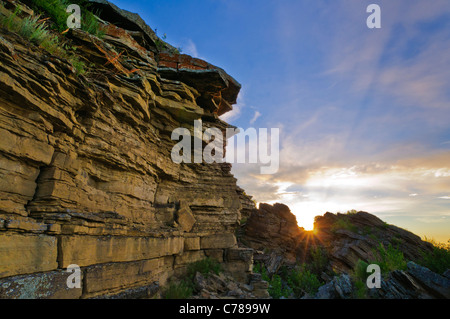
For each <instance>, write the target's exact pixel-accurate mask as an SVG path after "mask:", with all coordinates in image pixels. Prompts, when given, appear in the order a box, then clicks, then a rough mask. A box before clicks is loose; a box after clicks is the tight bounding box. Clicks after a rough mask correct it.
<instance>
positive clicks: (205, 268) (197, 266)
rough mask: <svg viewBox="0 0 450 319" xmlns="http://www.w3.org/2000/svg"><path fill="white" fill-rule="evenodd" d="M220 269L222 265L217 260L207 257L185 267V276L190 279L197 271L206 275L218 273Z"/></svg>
mask: <svg viewBox="0 0 450 319" xmlns="http://www.w3.org/2000/svg"><path fill="white" fill-rule="evenodd" d="M222 271H223V269H222V265H221V264H220V263H219V262H218V261H217V260H215V259H212V258H209V257H207V258H205V259H202V260H199V261H196V262H194V263H192V264H189V265H188V267H187V277H188V278H190V279H191V280H192V279H193V278H194V276H195V274H196V273H197V272H199V273H201V274H202V275H206V276H208V275H210V274H216V275H218V274H220V273H221V272H222Z"/></svg>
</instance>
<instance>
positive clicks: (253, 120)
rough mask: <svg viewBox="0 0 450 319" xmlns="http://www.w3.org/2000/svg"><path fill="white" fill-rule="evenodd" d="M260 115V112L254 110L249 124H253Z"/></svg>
mask: <svg viewBox="0 0 450 319" xmlns="http://www.w3.org/2000/svg"><path fill="white" fill-rule="evenodd" d="M261 115H262V114H261V113H260V112H259V111H255V115H253V117H252V119H251V120H250V125H252V124H254V123H255V122H256V120H257V119H258V118H259V117H260V116H261Z"/></svg>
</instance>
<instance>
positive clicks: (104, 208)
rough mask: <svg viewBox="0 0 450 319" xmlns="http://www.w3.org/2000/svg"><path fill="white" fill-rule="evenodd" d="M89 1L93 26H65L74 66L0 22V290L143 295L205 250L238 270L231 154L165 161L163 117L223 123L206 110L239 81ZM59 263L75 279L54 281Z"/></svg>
mask: <svg viewBox="0 0 450 319" xmlns="http://www.w3.org/2000/svg"><path fill="white" fill-rule="evenodd" d="M93 2H95V3H96V6H94V8H101V9H102V11H101V12H102V15H101V19H102V20H103V25H102V28H103V30H104V31H105V36H104V37H103V38H102V39H100V38H97V37H95V36H92V35H90V34H88V33H86V32H84V31H81V30H71V31H69V32H68V33H67V38H68V39H69V40H70V41H71V45H72V46H74V47H76V48H77V50H76V52H77V55H78V57H79V58H80V59H81V60H82V61H84V63H85V65H86V66H87V67H88V73H87V74H86V75H77V74H76V73H75V70H74V67H73V66H72V65H71V63H70V62H69V61H68V60H66V59H64V58H61V57H57V56H53V55H51V54H49V53H48V52H46V51H45V50H44V49H42V48H41V47H37V46H35V45H33V44H31V43H30V42H29V41H27V40H25V39H24V38H22V37H21V36H19V35H18V34H16V33H13V32H10V31H8V30H6V29H5V28H1V29H0V61H1V63H0V136H1V138H0V287H3V288H2V289H1V290H0V296H1V297H6V298H24V297H25V298H26V297H28V298H94V297H113V296H116V297H117V296H119V297H126V296H129V297H130V296H134V297H136V296H140V297H148V296H149V295H151V294H153V293H154V292H155V291H156V290H157V289H158V287H159V286H162V285H164V284H165V282H166V281H167V279H168V278H169V277H171V276H176V275H180V274H182V273H183V271H184V270H185V268H186V265H187V264H189V263H192V262H194V261H197V260H200V259H203V258H205V257H207V256H210V257H212V258H215V259H217V260H219V261H220V262H223V263H226V268H227V269H229V270H230V271H231V272H232V271H235V272H237V276H241V277H242V278H241V279H243V280H244V279H246V275H248V274H250V273H251V258H249V257H248V256H247V255H248V253H247V255H246V253H244V252H242V251H237V252H236V248H237V245H236V244H237V242H236V238H235V235H234V232H235V229H236V227H237V226H238V225H239V220H240V216H241V212H240V211H241V209H242V205H241V200H240V195H241V192H240V190H239V189H238V188H237V185H236V179H235V178H234V177H233V175H232V174H231V173H230V169H231V166H230V165H229V164H226V163H217V164H205V163H202V164H188V163H181V164H176V163H174V162H173V161H172V160H171V150H172V148H173V146H174V145H175V144H176V143H177V141H174V140H172V139H171V133H172V131H173V130H174V129H175V128H178V127H184V128H187V129H188V130H190V131H191V132H192V131H193V124H194V123H193V121H194V120H200V119H201V120H202V121H203V125H204V127H217V128H219V129H221V130H223V131H224V130H225V129H226V128H227V127H229V125H228V124H227V123H225V122H223V121H221V120H220V119H219V115H220V114H223V113H225V112H227V111H229V110H230V109H231V105H232V104H234V103H235V102H236V97H237V95H238V92H239V89H240V85H239V83H238V82H237V81H236V80H234V79H233V78H232V77H231V76H229V75H228V74H226V73H225V71H223V70H222V69H220V68H218V67H215V66H213V65H211V64H209V63H207V62H205V61H202V60H199V59H194V58H192V57H190V56H187V55H179V54H176V53H174V52H171V49H172V47H170V46H169V45H163V46H162V47H158V46H157V45H156V44H155V43H156V42H157V41H158V38H157V37H156V35H155V34H154V32H153V31H152V30H151V28H150V27H148V26H147V25H146V24H145V23H144V22H143V21H142V19H140V18H139V16H138V15H136V14H132V13H129V12H126V11H124V10H120V9H118V8H117V7H115V6H114V5H112V4H111V3H109V2H108V1H99V0H96V1H93ZM11 3H14V4H20V5H21V6H22V7H23V8H25V7H26V6H24V5H23V4H21V3H19V2H18V1H9V5H11ZM13 7H14V6H13ZM13 9H14V8H11V9H10V12H12V10H13ZM31 14H32V12H31ZM173 61H177V62H176V63H175V62H173ZM170 63H175V64H170ZM233 249H234V250H233ZM72 264H76V265H78V266H79V267H81V275H82V277H83V279H82V281H81V283H82V287H81V288H79V289H78V288H75V289H68V287H67V285H66V279H67V277H68V275H69V274H68V273H67V272H65V269H66V268H67V267H68V266H69V265H72ZM5 287H6V288H5Z"/></svg>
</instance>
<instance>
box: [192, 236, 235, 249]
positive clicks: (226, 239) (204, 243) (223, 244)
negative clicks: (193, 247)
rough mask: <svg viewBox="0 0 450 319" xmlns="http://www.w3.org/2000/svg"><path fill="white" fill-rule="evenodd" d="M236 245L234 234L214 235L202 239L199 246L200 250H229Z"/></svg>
mask: <svg viewBox="0 0 450 319" xmlns="http://www.w3.org/2000/svg"><path fill="white" fill-rule="evenodd" d="M235 245H236V237H235V236H234V234H231V233H225V234H215V235H211V236H206V237H202V239H201V242H200V246H201V248H202V249H217V248H231V247H234V246H235Z"/></svg>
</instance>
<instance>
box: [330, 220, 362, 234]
mask: <svg viewBox="0 0 450 319" xmlns="http://www.w3.org/2000/svg"><path fill="white" fill-rule="evenodd" d="M339 229H345V230H349V231H351V232H357V231H358V228H357V227H356V226H355V225H354V224H353V223H352V222H351V221H350V220H349V219H348V217H347V216H339V219H338V220H336V221H335V222H334V224H333V225H332V226H331V231H336V230H339Z"/></svg>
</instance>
